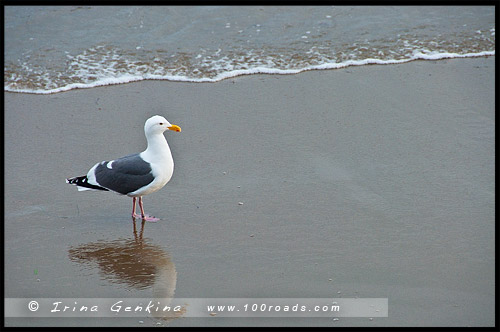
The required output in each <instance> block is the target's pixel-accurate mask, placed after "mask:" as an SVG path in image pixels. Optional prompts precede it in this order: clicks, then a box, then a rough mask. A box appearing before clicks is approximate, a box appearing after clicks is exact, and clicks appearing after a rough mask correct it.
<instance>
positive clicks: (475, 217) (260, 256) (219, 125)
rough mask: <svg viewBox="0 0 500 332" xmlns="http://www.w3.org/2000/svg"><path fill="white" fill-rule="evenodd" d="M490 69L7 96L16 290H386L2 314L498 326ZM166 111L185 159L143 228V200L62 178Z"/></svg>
mask: <svg viewBox="0 0 500 332" xmlns="http://www.w3.org/2000/svg"><path fill="white" fill-rule="evenodd" d="M494 73H495V58H494V57H488V58H467V59H452V60H440V61H413V62H410V63H405V64H399V65H373V66H362V67H348V68H345V69H338V70H324V71H309V72H304V73H301V74H297V75H253V76H240V77H237V78H234V79H227V80H224V81H221V82H218V83H181V82H169V81H143V82H136V83H129V84H122V85H114V86H106V87H99V88H92V89H80V90H72V91H68V92H63V93H57V94H51V95H34V94H20V93H4V95H5V112H4V119H5V127H4V128H5V131H4V138H5V157H4V158H5V173H4V177H5V199H4V202H5V212H4V216H5V225H4V229H5V297H7V298H92V297H99V298H102V297H109V298H115V297H116V298H119V297H134V298H148V297H152V296H157V295H158V294H157V293H155V292H161V293H162V294H163V295H165V294H168V295H169V296H172V297H175V298H211V297H214V298H233V297H234V298H259V297H266V298H280V297H283V298H323V297H342V298H355V297H359V298H388V303H389V314H388V317H386V318H374V319H369V318H340V319H338V320H334V319H332V318H256V317H249V318H221V317H212V316H207V317H200V318H185V317H184V318H182V315H181V317H174V318H169V319H167V320H165V319H164V320H158V319H155V318H100V319H85V318H76V319H75V318H63V319H61V318H43V319H35V318H6V319H5V325H6V326H103V325H104V326H163V325H167V326H204V325H205V326H245V325H253V326H259V325H260V326H264V325H267V326H280V325H284V326H288V325H302V326H308V325H309V326H494V325H495V317H494V312H495V265H494V264H495V251H494V247H495V172H494V171H495V162H494V160H495V89H494V87H495V75H494ZM155 114H159V115H162V116H165V117H166V118H167V119H168V120H169V121H170V122H171V123H173V124H177V125H179V126H180V127H182V132H181V133H173V132H168V133H165V136H166V138H167V140H168V142H169V144H170V147H171V150H172V154H173V158H174V161H175V170H174V175H173V178H172V180H171V181H170V183H168V184H167V186H166V187H164V188H163V189H162V190H160V191H158V192H157V193H154V194H152V195H149V196H145V197H144V204H145V208H146V211H147V212H148V213H151V214H153V215H155V216H157V217H159V218H161V220H160V221H159V222H157V223H147V224H145V225H144V228H143V229H142V230H141V223H140V222H139V221H136V223H135V228H134V223H133V220H132V218H131V216H130V212H131V209H132V200H131V199H130V198H128V197H125V196H119V195H116V194H112V193H104V192H102V193H101V192H78V191H77V190H76V188H75V187H73V186H70V185H68V184H66V183H65V179H66V178H67V177H72V176H79V175H84V174H86V172H87V171H88V169H89V168H90V167H92V166H93V165H94V164H95V163H96V162H98V161H102V160H111V159H114V158H117V157H121V156H124V155H126V154H130V153H135V152H140V151H143V150H144V149H145V147H146V140H145V137H144V131H143V127H144V122H145V120H146V119H147V118H148V117H150V116H152V115H155ZM130 248H135V249H134V250H129V249H130ZM99 250H101V251H99ZM110 255H114V256H112V257H116V259H109V257H111V256H110ZM123 255H125V256H123ZM127 262H135V263H134V264H135V265H134V266H135V267H134V269H132V270H127V268H128V265H126V263H127ZM141 264H143V265H141ZM137 268H139V269H138V270H136V269H137ZM122 270H124V271H125V272H120V271H122ZM143 270H144V271H147V274H145V273H143V272H141V271H143ZM134 271H135V272H134ZM151 271H152V272H151ZM145 275H146V277H144V276H145ZM147 276H149V277H147ZM160 279H161V280H160Z"/></svg>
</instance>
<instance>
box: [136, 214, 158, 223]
mask: <svg viewBox="0 0 500 332" xmlns="http://www.w3.org/2000/svg"><path fill="white" fill-rule="evenodd" d="M141 218H142V219H144V220H146V221H150V222H157V221H159V220H160V218H156V217H153V216H150V215H147V214H146V215H144V216H142V217H141Z"/></svg>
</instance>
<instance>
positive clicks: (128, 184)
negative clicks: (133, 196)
mask: <svg viewBox="0 0 500 332" xmlns="http://www.w3.org/2000/svg"><path fill="white" fill-rule="evenodd" d="M108 165H110V166H109V167H108ZM110 167H111V168H110ZM94 174H95V179H96V181H97V183H98V184H99V185H100V186H102V187H104V188H106V189H109V190H113V191H116V192H118V193H120V194H123V195H126V194H128V193H131V192H134V191H136V190H137V189H139V188H142V187H145V186H147V185H148V184H150V183H151V182H153V180H154V176H153V174H152V173H151V165H150V164H149V163H147V162H146V161H144V159H142V158H141V157H140V156H139V154H138V153H136V154H131V155H128V156H125V157H122V158H119V159H116V160H113V161H109V162H102V163H101V164H99V165H98V166H97V167H96V169H95V171H94Z"/></svg>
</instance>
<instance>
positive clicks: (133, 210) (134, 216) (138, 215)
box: [132, 197, 160, 222]
mask: <svg viewBox="0 0 500 332" xmlns="http://www.w3.org/2000/svg"><path fill="white" fill-rule="evenodd" d="M132 201H133V204H134V207H133V208H132V218H141V219H143V220H146V221H151V222H156V221H158V220H160V218H156V217H153V216H150V215H147V214H145V213H144V207H143V205H142V197H139V208H140V209H141V214H136V213H135V202H136V198H135V197H133V200H132Z"/></svg>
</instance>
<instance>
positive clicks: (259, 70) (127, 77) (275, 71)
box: [5, 51, 495, 94]
mask: <svg viewBox="0 0 500 332" xmlns="http://www.w3.org/2000/svg"><path fill="white" fill-rule="evenodd" d="M494 55H495V51H483V52H478V53H466V54H459V53H449V52H443V53H439V52H436V51H434V52H424V51H415V52H413V55H412V56H411V57H409V58H406V59H391V60H382V59H376V58H367V59H362V60H347V61H344V62H339V63H336V62H326V63H321V64H317V65H309V66H304V67H303V68H297V69H280V68H273V67H266V66H257V67H253V68H248V69H229V68H230V67H231V65H230V64H229V63H227V62H226V63H225V66H224V65H222V64H220V65H219V66H218V68H217V69H218V70H219V71H220V73H218V74H217V75H215V76H213V77H189V76H186V75H172V74H168V75H163V74H154V73H147V72H143V73H142V74H141V68H140V67H136V68H134V70H133V72H134V74H129V73H123V74H119V75H116V73H113V72H112V71H109V70H104V69H103V70H102V72H101V73H100V74H99V75H97V76H98V78H96V79H94V80H89V81H88V82H86V83H69V84H66V85H64V86H61V87H56V88H52V89H47V88H34V89H25V88H16V87H13V86H11V85H8V84H7V85H6V86H5V91H9V92H21V93H34V94H53V93H58V92H64V91H69V90H73V89H85V88H94V87H99V86H106V85H114V84H124V83H131V82H137V81H143V80H167V81H174V82H193V83H215V82H219V81H222V80H225V79H229V78H234V77H237V76H243V75H255V74H272V75H291V74H298V73H301V72H305V71H310V70H331V69H341V68H346V67H350V66H365V65H391V64H401V63H406V62H410V61H415V60H441V59H453V58H470V57H483V56H494ZM97 67H98V66H96V68H97ZM111 67H113V65H112V66H111ZM222 67H225V69H226V70H221V68H222ZM142 69H143V70H142V71H144V68H142ZM106 73H110V74H111V75H116V76H106ZM78 74H79V75H82V76H85V75H88V73H84V72H82V71H80V72H79V73H78Z"/></svg>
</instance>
